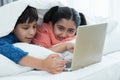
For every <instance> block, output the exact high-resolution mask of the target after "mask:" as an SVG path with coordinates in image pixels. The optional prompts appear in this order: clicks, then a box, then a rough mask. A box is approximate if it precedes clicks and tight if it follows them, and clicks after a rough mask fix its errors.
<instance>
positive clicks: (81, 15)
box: [79, 13, 87, 25]
mask: <svg viewBox="0 0 120 80" xmlns="http://www.w3.org/2000/svg"><path fill="white" fill-rule="evenodd" d="M79 15H80V18H81V23H80V25H87V22H86V18H85V16H84V14H83V13H79Z"/></svg>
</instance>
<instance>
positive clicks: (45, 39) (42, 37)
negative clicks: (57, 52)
mask: <svg viewBox="0 0 120 80" xmlns="http://www.w3.org/2000/svg"><path fill="white" fill-rule="evenodd" d="M74 38H75V36H74V37H69V38H66V39H64V40H62V41H59V40H57V39H56V38H55V36H54V33H53V26H52V23H50V22H49V23H43V24H42V25H39V26H38V27H37V34H36V35H35V37H34V39H33V40H32V42H33V43H35V44H37V45H41V46H43V47H46V48H49V47H51V46H53V45H55V44H57V43H60V42H65V41H69V40H72V39H74Z"/></svg>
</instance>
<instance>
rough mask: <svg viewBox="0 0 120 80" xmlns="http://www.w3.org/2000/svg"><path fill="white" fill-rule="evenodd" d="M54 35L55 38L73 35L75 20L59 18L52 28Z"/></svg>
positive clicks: (59, 38)
mask: <svg viewBox="0 0 120 80" xmlns="http://www.w3.org/2000/svg"><path fill="white" fill-rule="evenodd" d="M53 32H54V35H55V37H56V39H57V40H60V41H61V40H63V39H66V38H68V37H72V36H75V33H76V25H75V22H74V21H72V20H71V19H70V20H66V19H61V20H60V21H58V22H57V23H55V25H54V28H53Z"/></svg>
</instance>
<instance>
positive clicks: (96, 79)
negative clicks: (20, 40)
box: [0, 51, 120, 80]
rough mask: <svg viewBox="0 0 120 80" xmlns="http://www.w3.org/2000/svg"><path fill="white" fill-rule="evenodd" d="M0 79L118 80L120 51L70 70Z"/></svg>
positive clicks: (35, 72)
mask: <svg viewBox="0 0 120 80" xmlns="http://www.w3.org/2000/svg"><path fill="white" fill-rule="evenodd" d="M0 80H120V51H119V52H114V54H109V55H106V56H103V58H102V61H101V62H100V63H97V64H94V65H91V66H88V67H85V68H82V69H79V70H76V71H72V72H62V73H60V74H50V73H47V72H45V71H36V70H33V71H29V72H26V73H23V74H19V75H14V76H8V77H1V78H0Z"/></svg>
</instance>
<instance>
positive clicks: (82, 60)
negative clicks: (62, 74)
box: [65, 23, 107, 71]
mask: <svg viewBox="0 0 120 80" xmlns="http://www.w3.org/2000/svg"><path fill="white" fill-rule="evenodd" d="M106 29H107V23H99V24H94V25H83V26H79V27H78V29H77V33H76V41H75V47H74V52H73V56H72V60H71V61H70V62H69V63H67V64H66V68H65V71H73V70H77V69H80V68H83V67H86V66H89V65H91V64H95V63H98V62H100V61H101V58H102V52H103V48H104V41H105V35H106Z"/></svg>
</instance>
